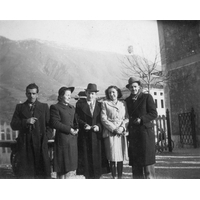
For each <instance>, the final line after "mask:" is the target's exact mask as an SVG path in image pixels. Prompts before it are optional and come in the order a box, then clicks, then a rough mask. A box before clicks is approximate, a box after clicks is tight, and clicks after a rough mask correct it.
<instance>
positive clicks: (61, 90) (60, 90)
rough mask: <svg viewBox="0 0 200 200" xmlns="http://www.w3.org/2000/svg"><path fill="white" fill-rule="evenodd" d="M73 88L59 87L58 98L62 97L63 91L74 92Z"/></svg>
mask: <svg viewBox="0 0 200 200" xmlns="http://www.w3.org/2000/svg"><path fill="white" fill-rule="evenodd" d="M74 89H75V87H61V88H60V89H59V90H58V95H59V96H63V95H64V94H65V91H66V90H70V91H71V93H72V92H73V91H74Z"/></svg>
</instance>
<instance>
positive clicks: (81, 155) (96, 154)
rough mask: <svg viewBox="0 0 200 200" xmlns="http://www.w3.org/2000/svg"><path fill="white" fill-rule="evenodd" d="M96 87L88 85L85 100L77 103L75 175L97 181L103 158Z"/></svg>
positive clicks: (99, 109) (99, 110) (100, 172)
mask: <svg viewBox="0 0 200 200" xmlns="http://www.w3.org/2000/svg"><path fill="white" fill-rule="evenodd" d="M98 91H99V90H97V85H96V84H94V83H89V84H88V86H87V89H85V92H86V96H87V97H86V99H83V100H81V101H78V102H77V104H76V113H77V116H78V122H79V128H80V131H79V135H78V170H77V173H78V174H80V175H84V176H85V177H86V178H87V179H92V178H93V179H98V178H100V176H101V174H102V162H103V160H102V159H103V158H104V157H105V156H104V151H103V150H104V149H103V145H102V144H103V139H102V125H101V119H100V114H101V103H100V102H98V101H96V97H97V92H98Z"/></svg>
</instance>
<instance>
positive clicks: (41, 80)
mask: <svg viewBox="0 0 200 200" xmlns="http://www.w3.org/2000/svg"><path fill="white" fill-rule="evenodd" d="M122 59H123V55H118V54H114V53H107V52H96V51H86V50H81V49H74V48H70V47H64V46H59V45H57V44H55V43H51V42H47V41H39V40H23V41H13V40H9V39H7V38H5V37H1V36H0V112H1V115H0V119H5V120H6V121H8V120H10V119H11V115H12V113H13V111H14V108H15V105H16V103H18V102H19V101H24V100H25V99H26V98H25V88H26V86H27V85H28V84H29V83H32V82H35V83H36V84H38V86H39V88H40V99H41V100H42V101H45V102H47V103H49V104H51V103H54V102H52V101H48V100H49V97H50V96H52V95H57V91H58V89H59V88H60V87H61V86H64V85H65V86H75V87H76V89H75V92H74V94H73V95H76V94H77V93H78V92H79V91H80V90H84V89H85V88H86V87H87V84H88V83H90V82H93V83H96V84H97V85H98V88H99V90H100V92H99V94H100V95H103V94H104V91H105V89H106V88H107V87H108V86H109V85H117V86H118V87H123V86H124V85H125V82H124V81H123V80H122V79H121V66H122V63H121V60H122Z"/></svg>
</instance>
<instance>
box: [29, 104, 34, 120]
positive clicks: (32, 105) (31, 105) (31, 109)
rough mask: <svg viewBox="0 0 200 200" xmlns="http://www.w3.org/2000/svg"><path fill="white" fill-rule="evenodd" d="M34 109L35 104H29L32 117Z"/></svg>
mask: <svg viewBox="0 0 200 200" xmlns="http://www.w3.org/2000/svg"><path fill="white" fill-rule="evenodd" d="M34 108H35V104H29V109H30V112H31V116H32V117H33V116H34Z"/></svg>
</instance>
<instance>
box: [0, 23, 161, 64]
mask: <svg viewBox="0 0 200 200" xmlns="http://www.w3.org/2000/svg"><path fill="white" fill-rule="evenodd" d="M0 35H1V36H5V37H7V38H9V39H12V40H23V39H30V38H31V39H42V40H48V41H55V42H58V43H61V44H67V45H70V46H73V47H78V48H84V49H93V50H100V51H109V52H117V53H122V54H128V51H127V48H128V46H130V45H132V46H133V51H134V54H139V55H142V56H145V57H147V58H148V59H150V60H152V59H154V58H155V54H156V53H158V48H159V43H158V42H159V41H158V29H157V22H156V21H153V20H152V21H151V20H149V21H145V20H123V21H122V20H114V21H109V20H101V21H100V20H96V21H94V20H93V21H92V20H82V21H81V20H76V21H75V20H68V21H67V20H57V21H55V20H54V21H50V20H46V21H42V20H35V21H34V20H33V21H31V20H21V21H19V20H16V21H13V20H10V21H6V20H1V21H0Z"/></svg>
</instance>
